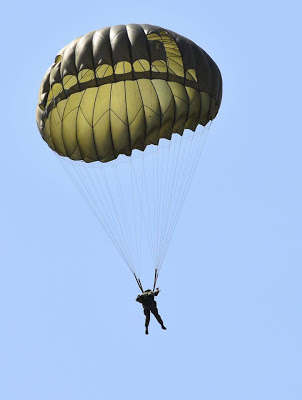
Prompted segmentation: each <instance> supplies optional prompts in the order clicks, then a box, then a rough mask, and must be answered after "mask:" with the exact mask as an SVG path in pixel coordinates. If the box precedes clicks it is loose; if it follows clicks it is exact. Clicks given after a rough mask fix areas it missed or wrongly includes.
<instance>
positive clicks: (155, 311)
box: [151, 308, 166, 330]
mask: <svg viewBox="0 0 302 400" xmlns="http://www.w3.org/2000/svg"><path fill="white" fill-rule="evenodd" d="M151 312H152V314H153V315H154V317H155V318H156V319H157V321H158V323H159V324H160V325H161V327H162V329H165V330H166V327H165V325H164V323H163V320H162V319H161V316H160V315H159V314H158V309H157V308H152V310H151Z"/></svg>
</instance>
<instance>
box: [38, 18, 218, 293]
mask: <svg viewBox="0 0 302 400" xmlns="http://www.w3.org/2000/svg"><path fill="white" fill-rule="evenodd" d="M221 96H222V79H221V74H220V71H219V69H218V67H217V65H216V64H215V63H214V61H213V60H212V59H211V57H210V56H209V55H208V54H207V53H206V52H205V51H204V50H202V49H201V48H200V47H198V46H197V45H196V44H195V43H193V42H192V41H190V40H189V39H187V38H185V37H183V36H180V35H178V34H177V33H174V32H172V31H169V30H167V29H164V28H160V27H158V26H153V25H137V24H129V25H117V26H113V27H108V28H103V29H100V30H97V31H94V32H91V33H88V34H87V35H84V36H82V37H80V38H78V39H75V40H74V41H73V42H71V43H70V44H69V45H67V46H66V47H64V48H63V49H62V50H61V51H60V52H59V53H58V54H57V56H56V58H55V61H54V63H53V64H52V65H51V66H50V68H49V70H48V71H47V73H46V75H45V77H44V78H43V81H42V84H41V87H40V93H39V101H38V107H37V124H38V128H39V130H40V133H41V135H42V138H43V139H44V140H45V141H46V143H47V144H48V146H49V147H50V148H51V149H53V150H54V151H55V152H56V153H57V154H59V155H60V156H63V157H58V158H59V160H60V161H61V162H62V165H63V167H64V168H65V170H66V171H67V173H68V174H69V176H70V178H71V180H72V181H73V183H74V184H75V185H76V187H77V188H78V190H79V191H80V193H81V195H82V196H83V198H84V199H85V201H86V202H87V204H88V205H89V207H90V208H91V210H92V211H93V213H94V214H95V216H96V218H97V219H98V221H99V222H100V224H101V225H102V226H103V228H104V229H105V231H106V232H107V234H108V236H109V237H110V239H111V240H112V242H113V243H114V245H115V247H116V249H117V250H118V252H119V253H120V255H121V257H122V258H123V259H124V261H125V263H126V265H127V266H128V267H129V269H130V270H131V271H132V273H133V274H134V277H135V279H136V281H137V283H138V285H139V287H140V289H141V290H143V287H142V284H141V281H140V269H141V266H142V265H144V267H145V265H146V264H147V263H148V261H151V263H152V266H153V269H154V271H153V270H151V271H152V272H154V273H153V276H154V285H153V287H155V284H156V281H157V278H158V274H159V272H160V269H161V267H162V264H163V260H164V258H165V255H166V252H167V249H168V246H169V243H170V241H171V238H172V235H173V232H174V229H175V226H176V223H177V220H178V217H179V215H180V210H181V208H182V205H183V202H184V200H185V197H186V194H187V192H188V188H189V186H190V182H191V180H192V177H193V175H194V171H195V169H196V166H197V162H198V159H199V156H200V154H201V151H202V148H203V144H204V141H205V139H206V133H207V130H208V126H209V124H208V122H209V121H210V120H212V119H214V118H215V116H216V114H217V112H218V110H219V106H220V103H221ZM207 124H208V125H207ZM198 125H202V127H201V128H200V129H198V130H197V131H196V132H195V130H196V128H197V126H198ZM206 125H207V127H206V128H203V127H205V126H206ZM185 129H187V131H184V130H185ZM190 130H191V131H193V132H190ZM130 156H131V157H130ZM83 161H84V162H83ZM148 249H149V251H150V255H151V260H150V257H148V256H146V254H147V253H148Z"/></svg>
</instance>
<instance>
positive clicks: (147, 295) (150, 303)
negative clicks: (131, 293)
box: [136, 290, 165, 329]
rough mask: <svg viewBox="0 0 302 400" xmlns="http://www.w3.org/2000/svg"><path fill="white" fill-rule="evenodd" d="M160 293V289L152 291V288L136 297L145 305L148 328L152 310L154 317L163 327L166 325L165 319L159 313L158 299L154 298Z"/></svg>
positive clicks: (146, 325)
mask: <svg viewBox="0 0 302 400" xmlns="http://www.w3.org/2000/svg"><path fill="white" fill-rule="evenodd" d="M158 293H159V291H155V292H152V291H151V290H150V291H146V292H144V293H143V294H139V295H138V296H137V298H136V301H138V302H139V303H141V304H142V305H143V307H144V314H145V316H146V320H145V327H146V328H148V326H149V322H150V311H151V312H152V314H153V315H154V317H155V318H156V319H157V321H158V323H159V324H160V325H161V326H162V327H163V326H164V323H163V320H162V319H161V317H160V315H159V314H158V309H157V305H156V301H155V300H154V296H157V295H158ZM164 329H165V328H164Z"/></svg>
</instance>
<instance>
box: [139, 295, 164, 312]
mask: <svg viewBox="0 0 302 400" xmlns="http://www.w3.org/2000/svg"><path fill="white" fill-rule="evenodd" d="M158 293H159V291H156V292H151V291H150V292H144V293H143V294H140V295H138V296H137V298H136V301H138V302H139V303H141V304H142V305H143V307H144V310H151V308H156V301H155V300H154V296H157V295H158Z"/></svg>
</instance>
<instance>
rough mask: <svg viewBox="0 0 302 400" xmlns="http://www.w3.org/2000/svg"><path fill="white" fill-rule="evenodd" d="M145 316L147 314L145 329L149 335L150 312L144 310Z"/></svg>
mask: <svg viewBox="0 0 302 400" xmlns="http://www.w3.org/2000/svg"><path fill="white" fill-rule="evenodd" d="M144 314H145V316H146V319H145V327H146V330H145V334H146V335H148V333H149V332H148V326H149V323H150V310H144Z"/></svg>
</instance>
